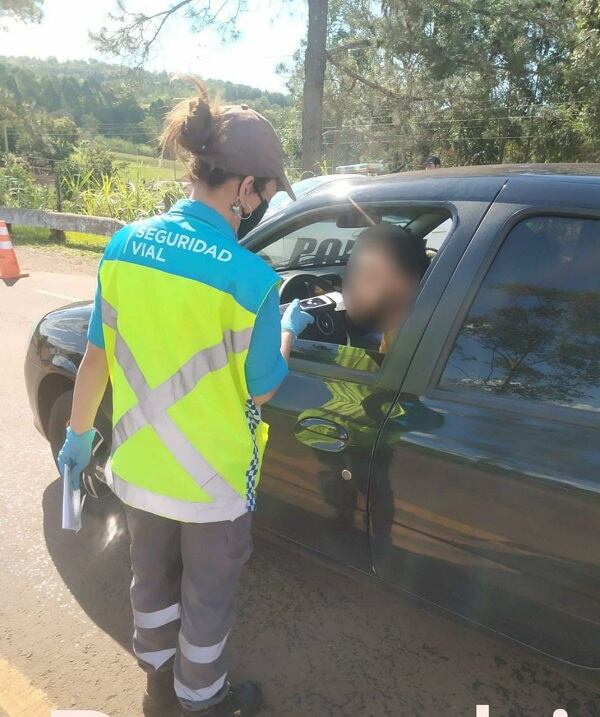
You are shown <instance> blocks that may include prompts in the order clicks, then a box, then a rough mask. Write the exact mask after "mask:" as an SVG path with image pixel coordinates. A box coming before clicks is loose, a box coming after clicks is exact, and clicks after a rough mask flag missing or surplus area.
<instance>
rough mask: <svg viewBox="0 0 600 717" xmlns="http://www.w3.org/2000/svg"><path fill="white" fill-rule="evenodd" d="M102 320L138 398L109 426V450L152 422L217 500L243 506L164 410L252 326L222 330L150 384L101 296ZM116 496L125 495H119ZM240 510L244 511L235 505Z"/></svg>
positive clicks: (244, 342)
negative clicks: (167, 375)
mask: <svg viewBox="0 0 600 717" xmlns="http://www.w3.org/2000/svg"><path fill="white" fill-rule="evenodd" d="M102 321H103V323H104V324H106V325H107V326H109V327H110V328H112V329H113V330H114V331H115V333H116V340H115V360H116V361H117V363H118V364H119V366H120V367H121V370H122V371H123V373H124V374H125V377H126V378H127V381H128V383H129V386H130V387H131V389H132V391H133V392H134V393H135V395H136V398H137V399H138V403H137V404H136V405H135V406H133V407H132V408H130V409H129V410H128V411H127V412H126V413H125V414H124V415H123V416H122V417H121V418H120V419H119V421H118V422H117V424H116V425H115V427H114V429H113V441H112V452H113V453H114V452H115V451H116V450H117V448H118V447H119V446H121V445H123V443H124V442H125V441H126V440H127V439H128V438H130V437H131V436H132V435H133V434H134V433H136V432H137V431H139V430H140V429H141V428H143V427H144V426H146V425H151V426H152V427H153V428H154V430H155V431H156V433H157V434H158V436H159V437H160V438H161V440H162V441H163V443H164V444H165V445H166V446H167V448H168V449H169V450H170V451H171V453H172V454H173V455H174V456H175V458H176V459H177V461H178V462H179V463H180V464H181V465H182V466H183V468H185V470H186V471H187V472H188V473H189V474H190V476H191V477H192V478H193V479H194V481H195V482H196V483H197V484H198V485H199V486H200V487H201V488H202V490H203V491H205V492H206V493H207V494H208V495H209V496H210V497H211V498H213V500H215V501H217V502H227V503H240V506H241V505H243V506H244V510H245V505H246V500H245V499H244V498H243V497H242V496H240V495H239V494H238V493H237V492H236V491H235V490H234V489H233V488H232V487H231V486H230V485H229V483H227V481H226V480H225V479H224V478H223V477H222V476H220V475H219V474H218V473H217V472H216V471H215V469H214V468H213V467H212V466H211V465H209V463H208V462H207V461H206V460H205V458H204V457H203V456H202V454H201V453H200V452H199V451H198V449H197V448H196V447H195V446H194V445H193V444H192V443H191V442H190V440H189V439H188V438H187V437H186V435H185V434H184V433H183V432H182V431H181V430H180V428H179V427H178V426H177V424H176V423H175V422H174V421H173V419H172V418H171V417H170V416H169V415H168V413H167V409H168V408H170V407H171V406H172V405H173V404H174V403H176V402H177V401H179V400H180V399H182V398H183V397H184V396H185V395H186V394H188V393H189V392H190V391H192V390H193V389H194V387H195V386H196V384H197V383H198V381H200V380H201V379H202V377H203V376H205V375H206V374H208V373H210V372H211V371H216V370H218V369H220V368H223V367H224V366H226V365H227V362H228V354H229V353H230V352H234V353H239V352H241V351H244V350H245V349H247V348H248V347H249V346H250V338H251V336H252V329H251V328H248V329H243V330H242V331H225V332H224V334H223V340H222V341H221V342H220V343H218V344H215V345H214V346H209V347H208V348H206V349H203V350H202V351H199V352H198V353H196V354H194V356H192V357H191V358H190V359H189V360H188V361H187V362H186V363H185V364H184V365H183V366H182V367H181V368H179V369H178V370H177V371H176V372H175V373H174V374H173V375H172V376H171V377H170V378H168V379H167V380H166V381H163V383H161V384H160V385H159V386H157V387H156V388H154V389H151V388H150V387H149V386H148V383H147V382H146V379H145V378H144V375H143V373H142V371H141V369H140V367H139V366H138V364H137V361H136V360H135V357H134V356H133V354H132V352H131V350H130V349H129V347H128V346H127V343H126V342H125V340H124V339H123V337H122V336H121V334H120V333H119V331H118V328H117V312H116V310H115V309H114V308H113V307H112V306H111V305H110V304H109V303H108V302H107V301H106V300H105V299H102ZM121 497H122V498H123V500H124V501H126V499H125V497H124V496H121ZM136 505H139V503H136ZM241 512H243V511H242V510H240V513H241ZM181 517H182V518H183V516H181Z"/></svg>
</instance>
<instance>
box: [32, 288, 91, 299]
mask: <svg viewBox="0 0 600 717" xmlns="http://www.w3.org/2000/svg"><path fill="white" fill-rule="evenodd" d="M34 291H35V293H36V294H45V295H46V296H55V297H56V298H57V299H66V300H67V301H84V299H79V298H77V297H76V296H67V295H66V294H57V293H55V292H54V291H46V290H45V289H34Z"/></svg>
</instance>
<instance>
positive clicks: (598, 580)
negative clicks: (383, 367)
mask: <svg viewBox="0 0 600 717" xmlns="http://www.w3.org/2000/svg"><path fill="white" fill-rule="evenodd" d="M510 211H511V208H510V205H508V206H504V207H502V208H501V209H499V210H498V216H497V217H496V218H495V219H494V218H493V217H488V218H489V219H490V222H489V225H488V226H489V227H490V231H489V233H488V234H487V236H486V232H485V230H484V231H482V233H481V236H480V237H479V241H478V242H473V244H472V245H471V246H469V249H468V251H467V253H466V254H465V257H464V259H465V261H463V262H462V263H461V265H460V266H459V269H458V270H457V272H456V274H455V276H454V277H453V280H452V282H451V284H450V285H449V287H448V289H447V294H446V296H447V297H448V299H447V301H444V299H442V301H441V302H440V305H439V307H438V310H437V311H436V314H435V315H434V317H433V320H432V322H431V324H430V326H429V328H428V331H427V334H426V335H425V337H424V340H423V341H422V343H421V345H420V347H419V351H418V352H417V353H416V355H415V357H414V359H413V364H412V365H411V369H410V370H409V373H408V375H407V378H406V381H405V384H404V386H403V390H402V392H401V394H400V396H399V398H398V403H397V410H396V412H395V414H392V415H391V416H390V419H389V420H388V422H387V423H386V426H385V428H384V430H383V431H382V433H381V438H380V441H379V443H378V447H377V450H376V453H375V458H374V464H373V476H374V478H373V484H372V489H371V490H372V493H371V495H372V502H373V509H374V510H376V509H377V506H378V505H380V504H386V503H387V501H388V500H389V492H390V484H391V491H392V493H393V502H394V516H393V521H392V522H393V525H392V529H391V531H390V532H386V531H382V530H380V527H379V526H378V525H377V524H373V526H372V528H373V548H374V565H375V569H376V572H377V574H378V575H380V576H381V577H383V578H385V579H387V580H390V581H393V582H394V583H396V584H397V585H400V586H401V587H403V588H405V589H408V590H410V591H411V592H413V593H415V594H418V595H421V596H423V597H426V598H427V599H429V600H432V601H434V602H436V603H438V604H441V605H443V606H445V607H448V608H450V609H452V610H454V611H456V612H459V613H461V614H463V615H465V616H467V617H469V618H471V619H474V620H477V621H479V622H481V623H484V624H486V625H488V626H490V627H493V628H494V629H497V630H498V631H501V632H503V633H506V634H509V635H511V636H512V637H514V638H517V639H519V640H521V641H523V642H525V643H527V644H529V645H532V646H534V647H537V648H539V649H541V650H544V651H546V652H549V653H551V654H553V655H555V656H557V657H560V658H562V659H565V660H568V661H572V662H575V663H577V664H581V665H586V666H589V667H595V668H598V667H600V651H599V650H598V645H599V644H600V451H599V450H598V446H599V445H600V442H599V441H598V437H599V428H600V420H599V418H600V385H599V384H600V371H599V363H598V352H599V351H600V284H599V279H598V273H597V271H594V270H593V269H591V267H597V266H598V265H599V264H600V219H593V218H582V217H570V216H563V217H558V216H553V217H548V216H538V217H535V216H532V217H529V218H527V219H524V220H523V221H521V222H518V223H516V224H515V226H514V227H513V229H512V230H511V231H510V233H509V234H508V236H507V237H506V239H505V240H504V242H503V244H502V246H501V248H500V249H499V251H498V253H497V254H496V256H495V258H494V261H493V262H492V264H491V266H490V268H489V271H488V273H487V275H486V277H485V278H484V280H483V282H482V283H481V285H480V287H479V290H478V292H477V294H476V295H475V298H474V300H472V301H470V302H469V303H470V306H469V307H468V312H467V313H466V316H465V317H464V319H463V321H462V322H459V324H458V325H457V326H456V327H455V331H454V334H455V335H454V337H452V335H451V336H450V337H449V338H450V339H451V340H450V341H449V342H446V337H447V336H448V328H447V327H448V326H449V325H450V324H451V323H452V319H453V312H454V313H458V312H459V309H460V301H461V298H460V297H461V293H462V297H463V298H464V296H465V294H466V292H467V290H468V287H469V286H470V285H471V284H472V277H473V276H474V275H476V273H477V268H478V267H479V265H480V263H481V262H482V261H484V260H485V257H486V253H489V248H490V246H493V245H495V244H496V237H495V231H494V223H495V226H499V225H500V223H501V222H500V219H503V220H504V219H506V218H508V215H509V213H510ZM513 211H514V210H513ZM596 216H598V213H597V214H596ZM461 287H462V289H461ZM444 346H446V347H447V348H446V349H444ZM440 355H441V357H442V358H441V360H440V361H438V362H437V363H436V359H435V357H437V356H440ZM432 356H433V358H432ZM424 367H427V368H424Z"/></svg>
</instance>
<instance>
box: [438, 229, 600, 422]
mask: <svg viewBox="0 0 600 717" xmlns="http://www.w3.org/2000/svg"><path fill="white" fill-rule="evenodd" d="M599 266H600V220H596V219H579V218H570V217H534V218H532V219H527V220H525V221H522V222H520V223H519V224H517V225H516V226H515V227H514V228H513V230H512V231H511V232H510V234H509V235H508V236H507V238H506V240H505V241H504V243H503V245H502V247H501V249H500V251H499V252H498V254H497V256H496V258H495V259H494V262H493V264H492V266H491V268H490V270H489V272H488V274H487V276H486V277H485V279H484V281H483V284H482V286H481V288H480V290H479V292H478V294H477V296H476V298H475V301H474V302H473V305H472V306H471V308H470V310H469V313H468V315H467V317H466V319H465V321H464V323H463V325H462V328H461V330H460V333H459V335H458V338H457V340H456V343H455V345H454V348H453V350H452V352H451V354H450V358H449V360H448V363H447V365H446V367H445V369H444V372H443V374H442V377H441V380H440V386H441V387H442V388H446V389H452V390H460V391H468V392H473V393H491V394H496V395H500V396H510V397H519V398H522V399H526V400H529V401H537V402H540V401H541V402H546V403H551V404H558V405H563V406H571V407H573V408H578V409H583V410H587V411H600V358H599V357H600V274H599V272H598V267H599Z"/></svg>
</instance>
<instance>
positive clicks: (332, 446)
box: [257, 201, 489, 571]
mask: <svg viewBox="0 0 600 717" xmlns="http://www.w3.org/2000/svg"><path fill="white" fill-rule="evenodd" d="M488 205H489V201H487V202H458V203H456V204H448V203H441V202H438V204H437V205H436V204H435V203H432V207H431V208H432V209H436V208H437V209H438V210H439V209H440V207H441V208H443V209H444V210H445V211H446V212H447V214H450V213H451V214H452V215H453V219H454V225H455V230H454V232H455V234H456V235H457V236H456V241H457V244H456V245H455V246H459V245H460V246H462V245H463V244H465V243H466V242H467V241H468V237H470V235H471V234H472V232H473V230H474V228H475V226H476V225H477V223H478V222H479V220H480V219H481V216H482V214H483V212H484V211H485V209H486V208H487V206H488ZM366 206H367V205H366V204H365V207H366ZM412 206H413V208H414V205H412ZM372 208H373V207H372V206H371V209H372ZM347 209H348V208H347V207H345V206H344V207H340V208H339V209H336V211H347ZM408 209H410V206H407V204H406V203H402V202H396V203H393V204H392V203H389V204H386V208H385V211H384V209H382V211H384V213H385V212H388V213H394V212H396V213H398V214H402V212H403V211H404V212H405V211H407V210H408ZM419 209H420V211H423V207H422V206H420V207H419ZM324 222H325V219H324V218H323V216H322V215H320V214H319V215H318V216H307V217H304V219H303V222H302V223H301V225H300V226H299V225H298V222H297V221H296V220H294V221H292V222H291V224H290V227H289V229H286V228H285V227H284V229H283V230H281V229H280V230H279V231H278V233H277V239H282V240H283V245H284V247H283V248H282V247H281V246H274V244H275V241H271V242H270V240H269V239H267V240H266V241H265V240H262V243H261V247H262V248H261V249H260V253H262V254H263V255H266V256H267V258H269V257H275V258H276V257H279V256H281V255H282V253H285V254H287V256H295V255H296V254H297V253H298V244H297V242H304V244H303V246H305V247H306V251H308V252H309V253H310V252H312V253H313V254H314V246H313V245H312V244H313V243H312V239H313V238H314V237H313V234H315V236H316V234H318V236H319V237H320V239H321V240H322V239H323V238H324V237H325V236H326V233H325V230H324V226H323V225H324ZM335 227H336V224H335V221H333V223H332V224H331V226H330V239H331V240H334V241H332V245H333V244H334V243H335V240H340V241H339V244H338V245H336V246H338V249H339V251H340V252H341V253H340V256H342V255H343V254H344V252H347V242H348V241H353V239H354V238H355V236H352V237H351V236H348V235H347V234H344V235H343V236H341V235H340V234H339V232H338V233H337V234H336V228H335ZM338 229H339V227H338ZM344 231H346V230H344ZM355 234H358V231H356V232H355ZM288 237H292V238H293V242H292V244H293V246H287V245H288V244H290V242H289V241H287V239H288ZM286 246H287V248H285V247H286ZM456 260H457V259H456V256H455V254H453V253H452V252H449V253H448V255H447V257H445V258H444V260H443V261H440V264H439V266H440V271H439V272H438V274H437V275H438V277H439V280H438V281H437V282H436V281H435V280H433V281H431V282H430V284H429V287H430V292H429V293H430V294H431V296H430V297H429V299H428V300H431V301H435V296H433V294H434V293H435V292H436V291H438V290H439V288H440V287H442V286H443V284H444V281H447V279H448V277H449V272H450V270H451V268H450V267H453V266H454V265H455V261H456ZM342 268H343V267H342ZM328 271H330V272H334V271H340V268H339V267H338V268H333V269H328ZM435 274H436V272H435V267H433V269H432V275H431V276H430V279H432V278H434V275H435ZM427 315H428V311H427V309H425V310H423V305H421V304H420V305H419V307H417V308H416V311H415V320H414V322H409V323H410V326H407V327H405V329H406V330H405V331H404V345H403V355H404V357H405V358H406V359H408V358H409V357H410V356H411V355H412V352H413V351H414V350H415V348H416V345H417V341H418V337H419V332H420V331H421V330H422V328H423V321H425V320H426V317H427ZM383 361H384V356H383V355H381V354H378V352H377V351H369V350H365V349H359V348H355V347H352V346H340V345H336V344H332V343H326V342H322V341H306V340H302V339H300V340H298V341H297V342H296V344H295V347H294V350H293V353H292V358H291V362H290V374H289V376H288V378H287V379H286V381H285V382H284V384H283V385H282V387H281V388H280V389H279V391H278V392H277V394H276V396H275V397H274V398H273V399H272V400H271V401H270V402H269V404H267V405H266V406H265V407H264V409H263V417H264V419H265V421H266V422H267V423H268V424H269V425H270V434H269V443H268V446H267V450H266V453H265V458H264V463H263V469H262V475H261V484H260V489H259V511H258V514H257V518H258V521H259V523H260V524H262V525H264V526H266V527H268V528H270V529H271V530H274V531H276V532H278V533H280V534H282V535H284V536H286V537H288V538H291V539H292V540H295V541H297V542H299V543H301V544H302V545H304V546H306V547H309V548H312V549H314V550H317V551H318V552H320V553H321V554H323V555H326V556H328V557H331V558H334V559H336V560H338V561H341V562H343V563H345V564H347V565H352V566H354V567H357V568H359V569H362V570H365V571H371V570H372V561H371V553H370V549H369V539H368V512H367V506H368V494H369V467H370V462H371V457H372V451H373V447H374V445H375V441H376V437H377V434H378V432H379V430H380V429H381V425H382V424H383V421H384V420H385V417H386V415H387V413H388V411H389V410H390V408H391V406H392V403H393V401H394V398H395V396H396V394H397V391H398V389H399V387H400V374H399V373H398V374H397V376H396V378H395V379H394V380H392V381H391V382H390V383H388V385H386V386H383V385H381V383H380V380H379V378H380V375H381V368H382V363H383ZM389 517H390V518H391V515H390V516H389ZM384 519H385V518H384Z"/></svg>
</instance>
